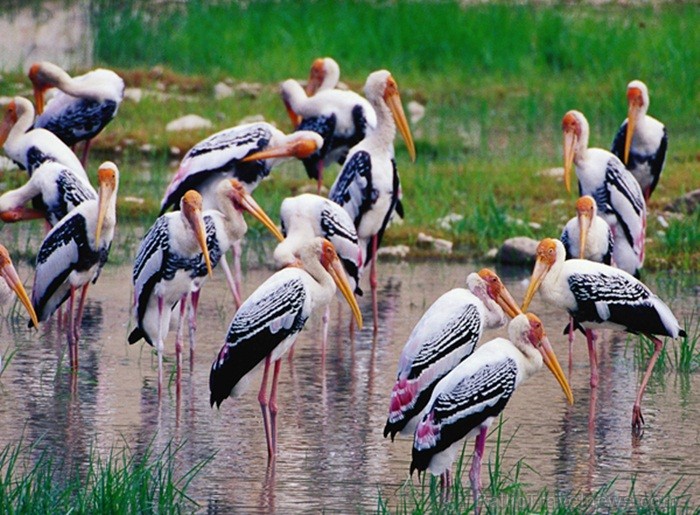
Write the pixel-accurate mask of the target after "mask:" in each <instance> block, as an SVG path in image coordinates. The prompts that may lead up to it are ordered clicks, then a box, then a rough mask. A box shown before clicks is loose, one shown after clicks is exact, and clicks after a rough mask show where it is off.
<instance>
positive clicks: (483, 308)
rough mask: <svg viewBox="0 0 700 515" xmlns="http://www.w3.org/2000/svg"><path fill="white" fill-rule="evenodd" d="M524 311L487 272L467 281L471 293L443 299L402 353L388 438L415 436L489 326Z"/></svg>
mask: <svg viewBox="0 0 700 515" xmlns="http://www.w3.org/2000/svg"><path fill="white" fill-rule="evenodd" d="M519 313H520V307H519V306H518V305H517V303H516V302H515V300H514V299H513V297H512V296H511V295H510V293H509V292H508V290H507V289H506V287H505V286H504V285H503V283H502V282H501V280H500V278H499V277H498V276H497V275H496V274H495V273H494V272H492V271H491V270H488V269H486V268H484V269H482V270H481V271H479V273H471V274H469V276H468V277H467V289H465V288H455V289H453V290H450V291H448V292H447V293H445V294H444V295H442V296H441V297H440V298H438V299H437V300H436V301H435V302H434V303H433V304H432V305H431V306H430V308H428V311H426V312H425V314H424V315H423V316H422V317H421V319H420V320H419V321H418V323H417V324H416V326H415V327H414V328H413V331H411V334H410V336H409V337H408V341H407V342H406V345H405V346H404V348H403V351H401V357H400V358H399V368H398V373H397V377H396V383H395V384H394V388H393V389H392V391H391V400H390V402H389V417H388V419H387V422H386V426H385V427H384V437H385V438H386V437H387V436H388V435H389V434H391V439H392V440H393V439H394V436H395V435H396V433H400V434H402V435H413V433H414V431H415V429H416V426H417V425H418V421H419V420H420V418H421V415H422V413H423V411H424V409H425V408H427V407H428V400H430V396H431V395H432V393H433V389H434V388H435V385H436V384H437V383H438V382H439V381H440V379H442V378H443V377H445V376H446V375H447V374H448V373H449V372H450V371H452V369H453V368H455V367H456V366H457V365H458V364H459V363H461V362H462V361H464V360H465V359H467V358H468V357H469V356H470V355H471V354H472V352H474V348H475V347H476V344H477V343H478V342H479V340H480V339H481V335H482V333H483V331H484V328H489V329H491V328H496V327H501V326H502V325H505V323H506V321H507V318H506V314H507V315H508V316H509V317H511V318H513V317H515V316H516V315H518V314H519Z"/></svg>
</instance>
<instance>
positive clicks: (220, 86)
mask: <svg viewBox="0 0 700 515" xmlns="http://www.w3.org/2000/svg"><path fill="white" fill-rule="evenodd" d="M232 95H233V88H232V87H231V86H229V85H228V84H226V83H224V82H219V83H217V84H216V86H214V98H215V99H217V100H221V99H222V98H228V97H230V96H232Z"/></svg>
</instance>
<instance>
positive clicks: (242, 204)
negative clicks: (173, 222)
mask: <svg viewBox="0 0 700 515" xmlns="http://www.w3.org/2000/svg"><path fill="white" fill-rule="evenodd" d="M216 196H217V200H218V202H217V205H218V209H207V210H206V211H204V212H203V214H202V216H203V218H204V225H205V231H206V234H207V248H208V249H209V257H210V259H211V266H212V268H214V267H216V265H217V264H218V262H219V260H220V259H221V257H222V256H223V255H224V254H225V253H226V252H227V251H228V249H229V248H230V247H231V246H232V245H233V244H234V243H235V242H237V241H239V240H241V239H242V238H243V236H244V235H245V233H246V231H247V230H248V226H247V224H246V222H245V218H244V217H243V212H244V211H247V212H249V213H250V214H251V215H253V216H254V217H255V218H256V219H258V220H259V221H260V222H261V223H262V224H263V225H264V226H265V227H266V228H267V229H268V230H269V231H270V232H271V233H272V234H273V235H274V236H275V238H277V240H278V241H282V240H283V239H284V237H283V236H282V233H281V232H280V231H279V229H278V228H277V226H276V225H275V224H274V223H273V222H272V220H271V219H270V217H269V216H267V213H265V211H264V210H263V209H262V208H261V207H260V206H259V205H258V203H257V202H256V201H255V199H254V198H253V197H252V196H251V195H250V193H248V192H247V191H246V189H245V188H244V187H243V185H242V184H241V183H240V182H238V181H237V180H236V179H223V180H222V181H221V182H220V183H219V186H218V187H217V188H216ZM226 271H227V272H228V270H226ZM207 272H208V270H207V266H206V259H205V256H204V255H203V254H200V256H199V259H198V262H197V263H195V268H194V277H193V278H194V281H193V283H192V292H191V294H190V300H191V307H192V309H191V311H190V318H189V327H190V362H192V360H193V353H194V344H195V342H194V334H195V331H196V329H197V306H198V304H199V293H200V289H201V288H202V286H203V284H204V281H205V280H206V278H207V275H208V274H207ZM228 273H230V272H228ZM229 283H231V280H229ZM185 304H186V303H185V302H184V301H183V302H182V303H181V304H180V309H181V317H180V322H182V319H183V316H182V315H184V307H185ZM236 305H237V306H240V305H241V301H240V299H238V301H237V302H236Z"/></svg>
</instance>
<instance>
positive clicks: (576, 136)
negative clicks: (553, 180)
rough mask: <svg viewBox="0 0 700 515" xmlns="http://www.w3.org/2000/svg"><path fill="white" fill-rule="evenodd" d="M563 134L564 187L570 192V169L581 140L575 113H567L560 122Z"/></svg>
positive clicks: (579, 124)
mask: <svg viewBox="0 0 700 515" xmlns="http://www.w3.org/2000/svg"><path fill="white" fill-rule="evenodd" d="M561 128H562V131H563V132H564V185H565V186H566V191H568V192H571V169H572V168H573V165H574V153H575V149H576V144H577V143H578V141H579V140H580V139H581V122H580V121H579V119H578V116H577V115H576V112H575V111H569V112H568V113H566V114H565V115H564V118H563V119H562V121H561Z"/></svg>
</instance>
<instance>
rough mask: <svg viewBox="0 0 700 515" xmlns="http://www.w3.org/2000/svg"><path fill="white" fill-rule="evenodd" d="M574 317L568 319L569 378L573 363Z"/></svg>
mask: <svg viewBox="0 0 700 515" xmlns="http://www.w3.org/2000/svg"><path fill="white" fill-rule="evenodd" d="M574 331H575V329H574V317H569V377H571V369H572V368H573V362H574Z"/></svg>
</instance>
